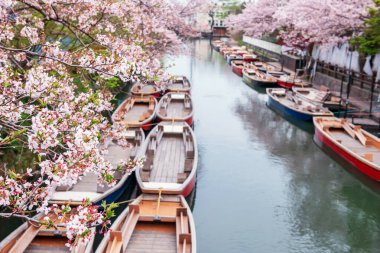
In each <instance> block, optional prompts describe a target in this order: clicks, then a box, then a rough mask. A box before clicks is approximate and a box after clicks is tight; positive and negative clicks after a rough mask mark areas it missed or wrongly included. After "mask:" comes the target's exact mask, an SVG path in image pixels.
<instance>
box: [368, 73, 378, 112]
mask: <svg viewBox="0 0 380 253" xmlns="http://www.w3.org/2000/svg"><path fill="white" fill-rule="evenodd" d="M375 80H376V76H375V75H374V74H373V75H372V82H371V101H370V105H369V117H370V118H371V117H372V106H373V92H374V91H375Z"/></svg>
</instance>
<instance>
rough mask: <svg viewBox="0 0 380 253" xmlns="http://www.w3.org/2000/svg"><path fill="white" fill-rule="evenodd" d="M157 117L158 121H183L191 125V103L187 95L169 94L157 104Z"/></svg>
mask: <svg viewBox="0 0 380 253" xmlns="http://www.w3.org/2000/svg"><path fill="white" fill-rule="evenodd" d="M157 117H158V119H159V121H170V122H173V121H175V122H178V121H185V122H186V123H187V124H189V126H192V125H193V103H192V101H191V96H190V95H189V94H187V93H175V92H170V93H167V94H166V95H165V96H163V97H162V98H161V100H160V102H159V103H158V110H157Z"/></svg>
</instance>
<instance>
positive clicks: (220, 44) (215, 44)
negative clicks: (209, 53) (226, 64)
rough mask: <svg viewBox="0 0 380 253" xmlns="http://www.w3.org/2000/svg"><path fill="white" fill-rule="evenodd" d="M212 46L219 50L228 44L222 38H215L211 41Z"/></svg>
mask: <svg viewBox="0 0 380 253" xmlns="http://www.w3.org/2000/svg"><path fill="white" fill-rule="evenodd" d="M211 46H212V48H214V50H215V51H217V52H219V51H220V48H221V47H225V46H226V44H225V42H224V41H221V40H214V41H212V42H211Z"/></svg>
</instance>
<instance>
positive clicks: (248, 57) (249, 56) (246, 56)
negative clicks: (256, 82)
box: [243, 54, 258, 62]
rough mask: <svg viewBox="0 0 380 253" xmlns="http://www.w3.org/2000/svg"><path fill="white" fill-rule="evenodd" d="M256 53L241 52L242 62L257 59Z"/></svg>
mask: <svg viewBox="0 0 380 253" xmlns="http://www.w3.org/2000/svg"><path fill="white" fill-rule="evenodd" d="M257 60H258V58H257V55H255V54H243V61H244V62H254V61H257Z"/></svg>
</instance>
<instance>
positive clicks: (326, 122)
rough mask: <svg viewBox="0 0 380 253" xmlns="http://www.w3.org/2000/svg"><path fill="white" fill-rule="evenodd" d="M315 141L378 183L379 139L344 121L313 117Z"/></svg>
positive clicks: (379, 170) (379, 169) (379, 164)
mask: <svg viewBox="0 0 380 253" xmlns="http://www.w3.org/2000/svg"><path fill="white" fill-rule="evenodd" d="M313 121H314V126H315V138H314V139H315V141H316V142H317V144H319V145H321V146H323V147H327V148H329V149H331V150H332V151H334V152H335V153H336V154H337V155H339V156H340V157H341V158H343V160H345V161H346V162H348V163H349V164H350V165H352V166H353V167H355V168H356V169H358V170H359V171H361V172H362V173H364V174H365V175H367V176H368V177H370V178H372V179H374V180H376V181H380V139H379V138H377V137H376V136H374V135H372V134H370V133H368V132H367V131H365V130H362V129H361V127H360V126H355V125H353V124H349V123H348V122H347V121H346V120H345V119H338V118H333V117H315V118H314V119H313Z"/></svg>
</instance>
